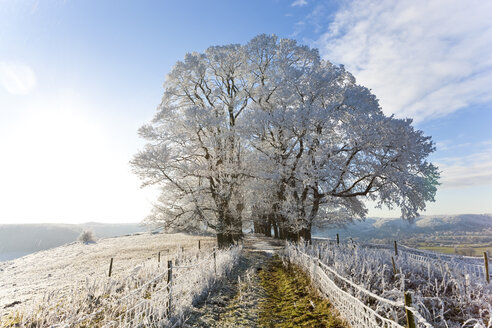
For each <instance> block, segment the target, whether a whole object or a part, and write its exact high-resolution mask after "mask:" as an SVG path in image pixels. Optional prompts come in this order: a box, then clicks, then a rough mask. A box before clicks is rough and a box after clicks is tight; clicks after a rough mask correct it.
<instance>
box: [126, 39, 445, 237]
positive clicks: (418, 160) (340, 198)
mask: <svg viewBox="0 0 492 328" xmlns="http://www.w3.org/2000/svg"><path fill="white" fill-rule="evenodd" d="M164 90H165V91H164V96H163V98H162V102H161V104H160V105H159V106H158V108H157V113H156V114H155V117H154V119H153V120H152V121H151V122H150V123H149V124H147V125H144V126H143V127H142V128H141V129H140V130H139V133H140V135H141V137H143V138H145V139H146V140H147V144H146V146H145V147H144V149H143V150H141V151H140V152H139V153H137V154H136V155H135V157H134V159H133V161H132V165H133V168H134V171H135V172H136V173H137V174H138V175H139V176H140V177H141V179H142V180H143V185H150V184H153V185H158V186H160V188H161V190H162V194H161V196H160V197H159V200H158V201H157V203H156V204H155V207H154V210H153V213H151V215H150V217H149V219H150V220H151V221H154V222H160V223H162V224H163V225H164V226H166V227H168V228H170V229H201V228H210V229H213V230H214V231H215V232H216V233H217V238H218V241H219V245H227V244H230V243H232V242H233V241H234V240H236V239H238V238H240V237H241V235H242V230H243V222H245V221H246V220H248V221H255V227H260V226H262V227H265V232H267V233H270V231H271V229H272V227H273V229H274V233H275V235H276V236H277V237H281V238H289V239H297V238H299V237H304V238H307V239H309V238H310V231H311V227H312V225H313V224H314V223H315V222H322V221H329V222H335V221H336V222H340V221H344V220H350V219H352V218H364V217H365V215H366V214H367V209H366V206H365V204H364V201H365V200H372V201H375V202H376V203H377V205H378V206H387V207H390V208H392V207H399V208H400V209H401V213H402V217H403V218H405V219H412V218H414V217H415V216H417V215H418V212H419V211H422V210H424V209H425V205H426V202H428V201H433V200H434V196H435V193H436V186H437V184H438V183H437V179H438V177H439V174H438V171H437V168H436V167H435V166H434V165H432V164H431V163H429V162H427V160H426V159H427V157H428V156H429V154H430V153H432V152H433V151H434V145H433V142H432V140H431V138H430V137H427V136H424V135H423V132H422V131H419V130H416V129H414V128H413V126H412V120H411V119H397V118H395V117H393V116H390V117H388V116H385V115H384V114H383V112H382V110H381V108H380V106H379V103H378V100H377V98H376V97H375V96H374V95H373V94H372V93H371V92H370V90H369V89H367V88H365V87H363V86H360V85H358V84H357V83H356V81H355V78H354V77H353V76H352V75H351V74H350V73H349V72H347V71H346V70H345V68H344V67H343V66H336V65H333V64H332V63H330V62H328V61H325V60H323V59H321V58H320V56H319V54H318V51H317V50H316V49H310V48H308V47H306V46H300V45H298V44H297V43H296V41H294V40H290V39H279V38H277V37H276V36H274V35H272V36H269V35H259V36H257V37H255V38H253V39H252V40H251V41H249V42H248V43H247V44H245V45H227V46H214V47H210V48H208V49H207V50H206V51H205V53H203V54H200V53H192V54H187V55H186V56H185V58H184V61H179V62H177V63H176V65H175V66H174V68H173V70H172V71H171V72H170V73H169V75H168V76H167V78H166V81H165V83H164Z"/></svg>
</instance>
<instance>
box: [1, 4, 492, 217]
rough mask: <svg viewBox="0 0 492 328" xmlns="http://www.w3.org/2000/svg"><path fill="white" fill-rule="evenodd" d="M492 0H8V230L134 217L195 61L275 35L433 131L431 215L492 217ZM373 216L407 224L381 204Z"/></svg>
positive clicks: (144, 207) (4, 156) (4, 168)
mask: <svg viewBox="0 0 492 328" xmlns="http://www.w3.org/2000/svg"><path fill="white" fill-rule="evenodd" d="M490 12H492V3H491V2H487V1H467V2H464V1H452V0H446V1H444V0H443V1H432V2H429V1H423V0H415V1H410V0H408V1H398V2H394V1H387V0H382V1H377V2H374V1H369V0H357V1H313V0H296V1H294V0H292V1H280V0H277V1H275V0H263V1H248V2H244V1H234V2H232V1H133V2H130V1H70V0H67V1H27V0H26V1H0V150H1V155H0V158H1V160H0V222H1V223H14V222H85V221H106V222H136V221H140V220H141V219H143V217H145V215H146V214H147V213H148V211H149V210H150V206H151V205H150V203H151V201H152V199H153V197H154V196H155V194H154V192H153V191H152V190H141V189H140V188H139V181H138V179H137V178H136V177H135V176H133V175H132V174H131V173H130V168H129V165H128V161H129V160H130V159H131V157H132V155H133V154H134V153H135V152H136V151H137V150H138V149H139V147H141V146H142V145H143V142H142V141H141V140H139V139H138V137H137V133H136V130H137V129H138V127H139V126H141V125H142V124H144V123H146V122H147V121H149V120H150V119H151V117H152V116H153V113H154V110H155V108H156V106H157V105H158V103H159V102H160V98H161V96H162V91H163V90H162V83H163V82H164V79H165V76H166V73H167V72H169V71H170V69H171V68H172V66H173V64H174V63H175V62H176V61H178V60H180V59H182V58H183V57H184V55H185V53H187V52H192V51H203V50H205V49H206V48H207V47H208V46H211V45H221V44H230V43H245V42H247V41H248V40H250V39H251V38H252V37H254V36H255V35H257V34H261V33H267V34H271V33H275V34H277V35H279V36H280V37H288V38H294V39H296V40H298V41H299V42H300V43H302V44H307V45H309V46H312V47H317V48H319V50H320V54H321V55H322V56H323V57H324V58H326V59H328V60H330V61H332V62H334V63H336V64H344V65H345V66H346V67H347V69H348V70H349V71H350V72H352V73H353V74H354V75H355V77H356V78H357V80H358V82H359V83H361V84H363V85H365V86H367V87H369V88H371V89H372V90H373V92H374V93H375V94H376V96H377V97H378V98H379V99H380V103H381V106H382V108H383V111H384V112H385V113H386V114H388V115H390V114H395V115H396V116H397V117H411V118H414V119H415V125H416V127H417V128H419V129H422V130H423V131H424V132H425V134H427V135H431V136H432V137H433V140H434V141H435V142H436V145H437V151H436V152H435V153H434V154H433V155H432V158H431V160H432V161H433V162H435V163H437V164H438V165H439V167H440V168H441V170H442V172H443V173H442V185H441V186H440V188H439V191H438V194H437V199H436V200H437V201H436V202H435V203H432V204H429V206H428V211H427V212H426V213H424V214H458V213H492V202H491V198H492V132H491V128H490V126H491V123H492V92H490V91H491V87H490V86H491V85H492V56H490V54H491V53H492V23H490V22H489V21H490V19H489V17H488V15H489V13H490ZM369 214H370V215H377V216H398V212H397V211H393V212H390V211H387V210H385V211H378V210H372V209H371V210H370V213H369Z"/></svg>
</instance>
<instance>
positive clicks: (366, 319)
mask: <svg viewBox="0 0 492 328" xmlns="http://www.w3.org/2000/svg"><path fill="white" fill-rule="evenodd" d="M285 254H286V257H287V259H288V260H289V261H290V262H293V263H295V264H297V265H299V266H301V267H302V268H303V269H304V270H306V271H307V272H309V274H310V276H311V279H312V281H313V283H314V284H315V285H316V286H317V287H318V289H319V290H320V291H321V292H322V293H323V294H324V295H325V296H326V297H327V298H328V299H329V300H330V301H331V302H332V303H333V305H334V306H335V307H336V308H337V309H338V310H339V311H340V313H341V314H342V315H343V316H344V317H345V319H346V320H347V321H348V322H349V324H350V325H351V326H353V327H368V328H379V327H386V328H403V327H404V326H403V325H402V324H401V323H402V321H404V320H408V315H406V312H410V313H411V314H412V315H413V318H414V319H411V320H412V322H413V324H414V325H411V326H410V327H425V328H429V327H432V325H431V324H430V323H428V322H427V321H426V320H425V319H424V318H423V316H422V315H421V314H420V313H419V312H418V311H417V310H416V309H415V308H414V307H412V306H409V305H405V303H404V302H403V298H402V300H401V301H394V300H390V299H386V298H383V297H381V296H379V295H376V294H374V293H372V292H371V291H369V290H366V289H365V288H363V287H361V286H359V285H357V284H355V283H354V282H352V281H351V280H349V279H347V278H346V277H343V276H341V275H340V274H338V273H337V272H336V271H335V270H333V269H332V268H330V267H329V266H328V265H326V264H324V263H322V262H321V261H319V259H317V258H315V257H313V256H311V255H309V254H307V253H306V252H305V250H304V249H303V247H300V246H298V245H293V244H288V245H287V246H286V251H285ZM351 291H352V293H351ZM354 291H357V296H358V297H356V296H355V295H353V294H355V293H354ZM361 295H363V296H364V297H365V298H366V299H367V298H370V299H372V301H369V302H365V303H364V302H362V301H361V300H360V299H359V298H360V296H361ZM366 303H369V304H372V307H371V306H369V305H367V304H366ZM405 318H406V319H405Z"/></svg>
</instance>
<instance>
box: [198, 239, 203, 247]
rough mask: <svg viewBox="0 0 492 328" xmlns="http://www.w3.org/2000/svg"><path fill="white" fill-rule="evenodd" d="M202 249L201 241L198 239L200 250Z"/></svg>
mask: <svg viewBox="0 0 492 328" xmlns="http://www.w3.org/2000/svg"><path fill="white" fill-rule="evenodd" d="M201 249H202V245H201V244H200V239H198V250H201Z"/></svg>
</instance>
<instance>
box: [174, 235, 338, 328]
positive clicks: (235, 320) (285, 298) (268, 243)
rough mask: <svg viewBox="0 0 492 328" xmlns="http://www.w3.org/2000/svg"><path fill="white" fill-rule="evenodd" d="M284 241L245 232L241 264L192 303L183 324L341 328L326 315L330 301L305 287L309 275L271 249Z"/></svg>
mask: <svg viewBox="0 0 492 328" xmlns="http://www.w3.org/2000/svg"><path fill="white" fill-rule="evenodd" d="M283 245H284V242H283V241H279V240H274V239H271V238H266V237H259V236H254V237H253V236H248V237H247V238H246V239H245V240H244V250H243V254H242V256H241V258H240V260H239V265H237V267H236V268H235V269H234V271H233V272H232V274H231V275H230V277H229V279H227V280H226V281H224V283H223V284H222V285H221V287H220V288H219V289H217V290H216V291H215V292H214V293H213V294H211V295H209V296H208V297H207V299H206V300H205V301H204V302H203V303H201V304H197V305H196V307H195V308H194V309H193V311H192V312H191V314H190V316H189V318H188V320H187V321H186V324H185V325H184V326H183V327H218V328H222V327H224V328H225V327H299V326H303V327H343V326H342V325H337V324H338V323H339V320H337V319H335V320H334V321H333V320H332V319H331V315H328V316H327V315H326V313H329V312H330V311H329V307H330V306H329V304H328V302H327V301H323V300H321V299H320V298H316V297H315V296H313V295H314V294H312V292H313V291H312V290H308V289H309V288H308V287H306V284H309V279H307V278H305V276H304V278H299V277H301V276H302V272H300V271H299V272H295V271H288V270H287V269H286V268H284V267H283V266H282V264H281V262H280V261H279V259H278V257H277V256H276V255H275V254H276V252H278V251H279V250H281V249H283ZM311 300H314V303H313V302H312V301H311ZM313 305H314V308H313ZM319 310H322V311H323V313H320V312H319ZM306 318H308V320H306ZM330 320H332V321H330ZM330 323H333V325H332V324H330Z"/></svg>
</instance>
